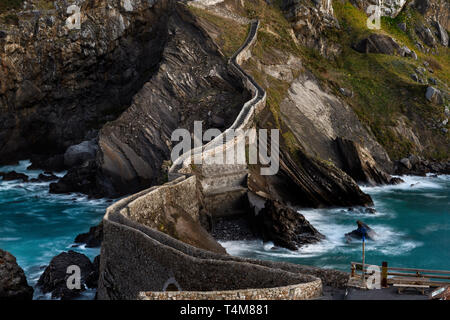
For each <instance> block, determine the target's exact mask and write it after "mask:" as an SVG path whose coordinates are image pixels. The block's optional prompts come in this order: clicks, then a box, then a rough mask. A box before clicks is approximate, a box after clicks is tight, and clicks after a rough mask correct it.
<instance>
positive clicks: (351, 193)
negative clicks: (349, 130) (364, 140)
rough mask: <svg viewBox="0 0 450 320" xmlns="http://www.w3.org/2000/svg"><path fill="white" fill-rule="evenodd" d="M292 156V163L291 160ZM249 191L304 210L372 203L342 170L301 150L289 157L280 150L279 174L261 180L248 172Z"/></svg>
mask: <svg viewBox="0 0 450 320" xmlns="http://www.w3.org/2000/svg"><path fill="white" fill-rule="evenodd" d="M294 156H295V160H294ZM248 187H249V189H250V190H251V191H252V192H254V193H256V194H257V195H259V196H262V197H264V198H266V199H272V200H276V201H280V202H283V201H284V202H285V203H290V204H292V205H295V206H303V207H326V206H346V207H348V206H367V205H372V204H373V202H372V199H371V197H370V196H369V195H368V194H365V193H364V192H362V191H361V189H360V188H359V187H358V185H357V184H356V183H355V181H354V180H353V179H352V178H351V177H350V176H348V175H347V174H346V173H345V172H343V171H342V170H340V169H338V168H336V167H335V166H334V165H332V164H330V163H327V162H325V161H322V160H319V159H315V158H312V157H308V156H307V155H306V154H304V153H303V152H302V151H301V150H297V151H296V154H295V155H291V154H289V152H288V151H287V150H285V147H281V150H280V170H279V172H278V173H277V174H276V175H273V176H261V175H260V174H259V169H258V168H256V167H253V168H251V169H250V173H249V177H248Z"/></svg>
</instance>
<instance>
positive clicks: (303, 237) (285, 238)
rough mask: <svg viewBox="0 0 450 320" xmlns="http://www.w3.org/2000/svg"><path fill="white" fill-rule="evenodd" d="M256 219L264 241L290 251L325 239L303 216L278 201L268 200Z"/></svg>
mask: <svg viewBox="0 0 450 320" xmlns="http://www.w3.org/2000/svg"><path fill="white" fill-rule="evenodd" d="M254 219H255V227H256V229H257V231H258V232H259V233H260V234H261V236H262V238H263V240H264V241H273V243H274V244H275V245H277V246H280V247H284V248H288V249H290V250H296V249H298V248H299V247H301V246H303V245H305V244H310V243H315V242H318V241H320V240H322V239H324V238H325V237H324V236H323V235H322V234H321V233H320V232H319V231H317V230H316V229H315V228H314V227H313V226H312V225H311V224H310V223H309V222H308V220H306V219H305V217H304V216H303V215H302V214H300V213H298V212H296V211H294V210H293V209H291V208H289V207H287V206H285V205H283V204H281V203H279V202H277V201H272V200H267V201H266V202H265V204H264V208H262V209H261V210H260V211H259V213H258V214H257V215H256V216H255V217H254Z"/></svg>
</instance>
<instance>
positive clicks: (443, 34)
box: [435, 21, 448, 47]
mask: <svg viewBox="0 0 450 320" xmlns="http://www.w3.org/2000/svg"><path fill="white" fill-rule="evenodd" d="M435 27H436V29H437V32H438V37H439V39H440V41H441V44H442V45H443V46H444V47H448V32H447V30H445V29H444V27H443V26H442V25H441V24H440V23H439V21H436V22H435Z"/></svg>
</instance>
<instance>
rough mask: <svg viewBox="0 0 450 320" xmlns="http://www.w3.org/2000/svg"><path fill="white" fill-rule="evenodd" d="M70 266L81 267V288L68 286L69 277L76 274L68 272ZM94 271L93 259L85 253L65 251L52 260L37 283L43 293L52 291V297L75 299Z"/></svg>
mask: <svg viewBox="0 0 450 320" xmlns="http://www.w3.org/2000/svg"><path fill="white" fill-rule="evenodd" d="M69 266H78V267H79V268H80V271H81V279H80V288H79V289H76V288H75V289H69V288H68V286H67V280H68V278H69V277H70V276H71V275H73V274H74V273H73V272H69V273H67V271H68V270H67V269H68V267H69ZM93 271H94V267H93V265H92V263H91V261H90V260H89V258H88V257H86V256H85V255H84V254H81V253H78V252H75V251H69V252H63V253H61V254H59V255H57V256H56V257H54V258H53V259H52V261H50V265H49V266H48V267H47V268H46V269H45V271H44V273H43V274H42V275H41V277H40V278H39V281H38V283H37V285H38V286H39V287H40V288H41V290H42V292H43V293H48V292H51V293H52V298H61V299H62V300H68V299H73V298H75V297H77V296H79V294H80V293H81V292H82V291H84V290H85V284H86V280H87V278H88V276H89V275H90V274H91V272H93Z"/></svg>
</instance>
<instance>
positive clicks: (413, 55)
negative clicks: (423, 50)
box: [411, 50, 418, 60]
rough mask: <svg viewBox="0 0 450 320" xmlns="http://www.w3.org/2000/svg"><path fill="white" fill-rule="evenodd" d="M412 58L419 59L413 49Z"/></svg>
mask: <svg viewBox="0 0 450 320" xmlns="http://www.w3.org/2000/svg"><path fill="white" fill-rule="evenodd" d="M411 58H413V59H414V60H417V59H418V57H417V53H415V52H414V51H412V50H411Z"/></svg>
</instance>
